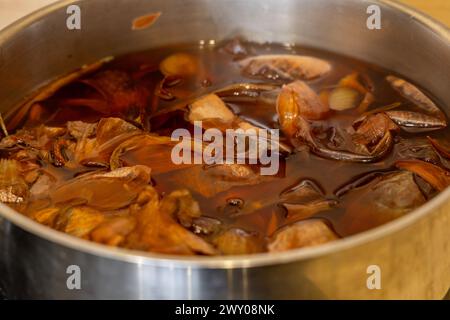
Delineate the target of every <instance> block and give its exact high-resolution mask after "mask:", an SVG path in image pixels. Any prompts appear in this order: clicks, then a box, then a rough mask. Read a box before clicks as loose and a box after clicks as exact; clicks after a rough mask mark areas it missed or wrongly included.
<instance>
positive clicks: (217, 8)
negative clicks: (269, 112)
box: [0, 0, 450, 299]
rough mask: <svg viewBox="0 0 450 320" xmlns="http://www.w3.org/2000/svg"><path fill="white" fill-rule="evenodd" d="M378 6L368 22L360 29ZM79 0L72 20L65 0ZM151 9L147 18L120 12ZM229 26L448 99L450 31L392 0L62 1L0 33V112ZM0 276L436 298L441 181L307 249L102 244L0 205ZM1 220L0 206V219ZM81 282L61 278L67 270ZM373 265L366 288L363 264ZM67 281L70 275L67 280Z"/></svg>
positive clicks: (442, 224) (447, 279)
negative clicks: (373, 24)
mask: <svg viewBox="0 0 450 320" xmlns="http://www.w3.org/2000/svg"><path fill="white" fill-rule="evenodd" d="M374 3H375V4H377V5H379V7H380V8H381V17H382V21H381V22H382V25H381V27H382V28H381V30H369V29H368V28H367V27H366V19H367V18H368V14H367V13H366V10H367V7H368V6H369V5H370V4H374ZM70 4H77V5H79V6H80V8H81V23H82V24H81V30H73V31H70V30H68V29H67V28H66V18H67V17H68V15H67V13H66V8H67V7H68V6H69V5H70ZM158 11H160V12H162V15H161V17H160V19H159V20H158V21H157V22H156V23H155V24H154V25H153V26H152V27H150V28H148V29H145V30H141V31H132V30H131V21H132V20H133V18H135V17H137V16H140V15H143V14H146V13H150V12H158ZM235 34H241V35H243V36H244V37H246V38H248V39H251V40H255V41H276V42H283V43H284V42H288V43H300V44H303V45H307V46H313V47H319V48H325V49H327V50H331V51H335V52H338V53H342V54H346V55H350V56H354V57H357V58H360V59H363V60H366V61H368V62H373V63H376V64H378V65H381V66H383V67H385V68H388V69H390V70H394V71H396V72H398V73H401V74H403V75H405V76H406V77H408V78H410V79H412V80H414V81H417V82H419V83H421V84H422V85H423V86H424V87H426V88H427V89H428V90H429V91H430V92H432V93H433V94H434V95H435V96H436V97H437V99H438V100H439V101H440V102H441V104H442V105H443V106H444V107H446V108H447V109H446V111H447V112H449V111H450V90H449V78H450V32H449V30H448V29H446V28H445V27H443V26H442V25H440V24H438V23H436V22H434V21H433V20H431V19H429V18H428V17H425V16H423V15H422V14H419V13H417V12H415V11H414V10H411V9H409V8H407V7H404V6H402V5H399V4H397V3H395V2H393V1H388V0H385V1H357V0H335V1H330V0H314V1H313V0H264V1H258V0H246V1H243V0H221V1H212V0H210V1H208V0H183V1H181V0H179V1H176V0H153V1H147V0H90V1H61V2H58V3H57V4H54V5H51V6H49V7H46V8H44V9H42V10H40V11H38V12H36V13H34V14H32V15H30V16H28V17H26V18H24V19H22V20H20V21H18V22H16V23H15V24H14V25H12V26H11V27H9V28H7V29H6V30H4V31H2V32H1V33H0V111H1V112H2V113H4V112H5V111H6V110H9V109H10V108H11V107H12V106H13V105H15V104H16V103H18V102H19V101H20V100H21V99H22V98H23V97H24V96H25V95H26V94H28V93H29V92H32V91H33V90H35V89H36V88H38V87H39V86H40V85H42V84H43V83H45V82H47V81H49V80H51V79H54V78H55V77H57V76H58V75H61V74H64V73H67V72H69V71H71V70H73V69H75V68H77V67H78V66H80V65H82V64H84V63H88V62H92V61H95V60H97V59H99V58H101V57H104V56H108V55H119V54H122V53H126V52H130V51H136V50H141V49H147V48H150V47H156V46H161V45H167V44H173V43H180V42H192V41H199V40H205V41H208V40H210V39H214V40H220V39H224V38H227V37H230V36H233V35H235ZM0 216H1V217H3V220H2V222H1V224H0V268H1V269H0V278H1V280H0V281H1V282H2V283H1V284H2V285H3V286H4V288H5V289H6V292H7V293H8V295H9V296H10V297H11V298H146V299H147V298H148V299H154V298H180V299H204V298H212V299H216V298H432V299H440V298H442V297H443V296H444V295H445V293H446V291H447V290H448V289H449V286H450V231H449V230H450V189H447V190H445V191H444V192H442V193H441V194H439V195H438V196H437V197H436V198H434V199H433V200H431V201H430V202H428V203H427V204H425V205H424V206H422V207H421V208H419V209H418V210H415V211H414V212H412V213H410V214H409V215H407V216H405V217H403V218H400V219H398V220H396V221H394V222H391V223H389V224H386V225H384V226H381V227H379V228H376V229H373V230H370V231H368V232H365V233H362V234H358V235H356V236H352V237H349V238H346V239H342V240H339V241H336V242H333V243H330V244H327V245H323V246H321V247H317V248H306V249H300V250H293V251H290V252H286V253H277V254H258V255H251V256H239V257H213V258H202V257H193V258H180V257H174V256H163V255H157V254H146V253H142V252H132V251H127V250H122V249H110V248H107V247H104V246H101V245H98V244H94V243H89V242H87V241H84V240H80V239H76V238H73V237H70V236H68V235H65V234H62V233H59V232H57V231H54V230H50V229H48V228H46V227H44V226H42V225H39V224H37V223H35V222H32V221H30V220H28V219H27V218H26V217H24V216H22V215H20V214H18V213H16V212H14V211H13V210H11V209H9V208H7V207H6V206H4V205H0ZM0 219H2V218H0ZM70 265H77V266H79V267H80V270H81V289H80V290H76V289H75V290H69V289H68V287H67V283H66V282H67V279H68V277H69V276H70V274H67V273H66V271H67V268H68V266H70ZM370 265H377V266H379V268H380V270H381V289H380V290H376V289H375V290H370V289H368V287H367V285H366V282H367V279H368V277H369V276H370V274H367V268H368V266H370ZM69 282H70V279H69Z"/></svg>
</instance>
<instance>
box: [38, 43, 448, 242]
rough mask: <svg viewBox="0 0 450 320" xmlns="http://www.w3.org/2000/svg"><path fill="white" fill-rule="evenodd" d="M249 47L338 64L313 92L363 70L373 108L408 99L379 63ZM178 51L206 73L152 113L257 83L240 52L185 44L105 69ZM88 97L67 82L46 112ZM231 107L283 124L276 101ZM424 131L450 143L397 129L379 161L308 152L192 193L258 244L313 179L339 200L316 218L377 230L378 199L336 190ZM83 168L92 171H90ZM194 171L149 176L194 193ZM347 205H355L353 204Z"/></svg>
mask: <svg viewBox="0 0 450 320" xmlns="http://www.w3.org/2000/svg"><path fill="white" fill-rule="evenodd" d="M245 46H246V48H247V50H248V52H249V53H250V55H262V54H278V53H283V54H299V55H310V56H314V57H318V58H322V59H324V60H327V61H329V62H331V63H332V66H333V68H332V71H331V73H329V74H328V75H327V76H326V77H323V78H320V79H318V80H313V81H309V82H308V84H309V85H310V86H311V88H313V89H314V90H315V91H316V92H320V91H321V90H323V89H324V88H327V87H332V86H335V85H336V84H337V83H338V82H339V80H340V79H341V78H343V77H344V76H346V75H348V74H350V73H352V72H358V73H360V74H365V75H367V76H368V77H369V78H370V79H371V80H372V81H373V84H374V87H375V91H374V94H375V102H374V103H373V104H372V105H371V106H370V109H374V108H377V107H382V106H385V105H389V104H391V103H394V102H403V103H406V104H407V101H406V100H405V99H403V98H402V97H400V96H399V95H398V94H397V93H396V92H395V91H394V90H393V89H392V88H391V87H390V86H389V84H388V83H387V82H386V81H385V76H386V75H387V74H389V73H388V72H386V71H385V70H383V69H381V68H378V67H375V66H372V65H369V64H366V63H363V62H360V61H356V60H354V59H350V58H347V57H343V56H339V55H336V54H332V53H329V52H324V51H319V50H313V49H308V48H303V47H298V46H293V47H286V46H282V45H276V44H255V43H245ZM176 52H185V53H189V54H191V55H193V56H195V57H197V58H198V60H200V61H202V64H203V66H204V70H202V72H201V74H199V75H196V76H194V77H189V78H186V79H183V81H182V82H181V83H179V84H177V85H176V86H173V87H171V88H170V92H171V94H172V95H173V96H175V97H176V99H174V100H171V101H165V100H163V99H159V101H158V102H157V103H155V99H150V100H151V101H153V104H152V106H151V107H150V109H153V110H154V111H156V110H162V109H164V108H166V107H169V106H172V105H174V104H176V103H177V102H179V101H183V100H188V99H189V98H192V97H198V96H201V95H204V94H206V93H209V92H212V91H214V90H216V89H220V88H222V87H225V86H227V85H229V84H232V83H239V82H252V81H255V80H251V79H248V78H246V77H245V76H243V75H242V73H241V70H240V68H239V67H238V66H237V64H236V62H235V56H233V55H232V54H230V53H228V52H227V51H226V50H224V49H223V46H222V45H218V46H215V47H210V46H204V47H199V46H198V45H180V46H174V47H167V48H160V49H152V50H149V51H145V52H139V53H133V54H129V55H126V56H122V57H119V58H117V59H116V60H114V61H113V62H112V63H110V64H108V65H106V66H105V67H104V68H103V69H102V70H101V71H103V70H107V69H110V70H124V71H126V72H128V73H131V72H136V71H138V70H139V69H140V68H141V69H142V66H145V67H146V68H150V69H151V68H152V67H154V69H155V70H157V69H158V65H159V63H160V61H161V60H162V59H164V58H165V57H167V56H169V55H170V54H173V53H176ZM90 76H92V75H90ZM162 78H163V76H162V74H161V73H160V72H158V71H155V72H153V73H149V74H148V75H146V76H145V77H144V78H143V80H142V81H143V83H144V85H145V87H147V88H151V89H150V90H149V91H150V92H153V91H154V88H156V86H157V85H158V83H159V81H161V80H162ZM256 82H260V81H256ZM83 94H85V89H83V88H82V86H80V85H79V84H73V85H69V86H67V87H65V88H63V89H62V90H60V91H59V92H58V93H57V94H56V95H55V96H54V97H53V98H51V99H49V101H47V102H46V103H44V105H45V106H46V108H48V109H49V110H52V109H51V108H52V105H53V104H52V101H55V100H57V99H61V98H64V97H74V96H82V95H83ZM228 106H229V107H230V108H231V109H232V110H233V111H234V112H235V113H236V114H237V115H239V116H240V117H241V118H243V119H245V120H247V121H249V122H251V123H253V124H255V125H258V126H262V127H268V128H278V117H277V113H276V108H275V106H274V105H271V104H263V103H258V102H255V101H251V99H250V100H249V101H246V102H242V103H239V102H229V103H228ZM55 111H56V110H53V111H51V113H52V114H53V116H52V117H51V118H50V120H48V121H46V122H45V125H52V126H58V125H64V124H65V122H66V121H68V120H83V121H88V122H93V121H96V120H98V119H99V118H101V117H105V115H101V114H98V113H96V112H93V111H92V110H89V109H88V108H81V109H80V108H79V109H71V108H65V109H64V110H62V111H59V112H57V114H56V115H55V114H54V112H55ZM358 116H359V115H358V114H357V113H356V111H355V110H354V109H353V110H350V111H345V112H341V113H337V112H336V113H334V114H333V115H332V116H331V117H329V118H328V119H327V120H323V121H317V122H315V124H314V126H315V127H323V128H328V127H331V126H348V125H350V124H351V123H352V122H353V121H354V120H355V119H356V118H357V117H358ZM158 126H159V127H158ZM178 126H185V127H188V128H190V125H189V124H188V123H187V122H186V121H183V119H182V117H180V119H179V121H174V120H173V119H172V121H167V122H165V123H159V124H152V128H153V129H155V128H157V131H158V133H160V134H169V135H170V132H171V131H172V130H174V129H176V128H177V127H178ZM425 136H432V137H436V138H439V139H444V140H447V139H448V138H449V131H448V130H447V129H444V130H439V131H434V132H427V133H414V134H411V133H405V132H404V131H400V132H399V133H398V134H396V142H397V143H396V144H395V146H394V148H393V151H392V152H391V153H390V154H389V155H388V156H387V157H386V158H385V159H383V160H382V161H379V162H376V163H350V162H341V161H336V160H328V159H324V158H321V157H318V156H316V155H313V154H311V153H309V152H308V151H307V150H304V151H299V152H297V153H294V154H291V155H290V156H289V157H287V158H286V159H285V167H284V168H283V170H284V172H283V173H282V174H281V176H277V177H273V178H268V179H267V180H266V181H263V182H261V183H258V184H254V185H243V186H235V187H231V188H229V189H228V190H225V191H223V192H219V193H218V194H215V195H213V196H211V197H206V196H204V195H201V194H200V193H196V192H195V191H193V192H192V193H193V197H194V199H196V200H197V201H198V202H199V204H200V208H201V211H202V213H203V215H205V216H208V217H214V218H218V219H219V220H220V221H222V224H223V225H224V226H225V227H238V228H242V229H244V230H246V231H249V232H256V233H257V234H258V237H259V239H260V241H262V242H264V241H266V240H265V239H266V237H268V236H271V234H272V233H273V231H274V230H276V229H279V228H280V227H282V226H285V225H286V224H288V223H292V222H294V221H295V219H294V220H292V219H288V218H287V217H286V210H285V209H283V208H282V207H280V205H279V197H280V194H281V193H282V192H283V191H285V190H287V189H289V188H292V187H293V186H295V185H296V184H297V183H298V182H299V181H301V180H303V179H308V180H311V181H313V182H315V183H316V184H317V186H319V188H320V189H322V191H323V193H324V197H325V198H326V199H330V200H337V201H338V204H337V205H336V206H335V207H333V208H331V209H329V210H325V211H322V212H320V213H317V214H316V215H314V217H322V218H325V219H326V220H327V221H329V222H330V223H331V225H332V227H333V229H334V230H335V231H336V233H337V234H338V235H339V236H341V237H345V236H349V235H352V234H355V233H358V232H361V231H364V230H367V229H370V228H373V227H376V226H378V225H379V224H382V223H384V222H386V221H385V220H383V219H378V218H377V217H374V216H373V215H372V214H371V208H370V207H371V206H372V205H373V203H366V204H361V205H359V206H355V205H354V204H355V203H356V202H358V199H359V198H358V197H359V196H358V193H357V192H356V193H353V194H352V195H350V196H347V194H337V193H336V192H337V191H338V190H339V189H341V188H342V186H344V185H348V184H350V183H351V182H352V181H355V180H357V179H358V178H359V177H362V176H364V175H365V174H367V173H370V172H376V173H377V174H378V175H380V176H382V175H384V174H386V173H387V172H390V171H392V170H394V168H393V165H394V163H395V161H396V160H398V159H399V158H401V156H399V153H398V150H399V146H398V142H399V141H400V140H402V139H411V138H418V137H425ZM145 159H146V158H145V155H143V156H142V157H136V156H135V157H134V158H127V156H126V155H125V156H124V158H123V161H124V163H132V164H144V165H145V164H147V165H149V164H148V163H146V161H145ZM47 169H48V170H51V172H52V174H53V175H54V176H55V177H57V179H58V180H64V179H69V178H71V177H73V176H75V175H76V174H78V173H80V172H82V169H80V168H77V169H74V170H70V169H67V168H64V167H63V168H56V167H52V166H49V165H47ZM84 170H94V169H93V168H85V169H84ZM195 170H198V168H192V167H187V168H183V169H179V170H172V171H169V172H163V173H157V172H156V173H155V174H153V173H152V180H153V182H154V183H155V187H156V189H157V191H158V192H159V193H160V194H168V193H170V192H171V191H173V190H177V189H181V188H187V189H190V190H192V188H191V185H192V184H195V183H202V181H195V179H191V177H192V176H193V175H196V174H197V173H196V172H198V171H195ZM201 170H203V169H201ZM377 174H375V175H377ZM434 193H435V192H431V193H430V195H427V196H428V197H430V196H433V195H434ZM350 202H351V203H352V204H353V206H350V204H351V203H350ZM352 208H353V209H352ZM355 210H357V211H355ZM274 217H275V218H274ZM388 220H389V219H388ZM273 221H275V226H274V225H273ZM271 224H272V225H271ZM269 233H270V234H269Z"/></svg>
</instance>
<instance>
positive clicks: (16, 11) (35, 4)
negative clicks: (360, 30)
mask: <svg viewBox="0 0 450 320" xmlns="http://www.w3.org/2000/svg"><path fill="white" fill-rule="evenodd" d="M111 1H114V0H111ZM262 1H264V0H262ZM330 1H332V0H330ZM399 1H401V2H403V3H406V4H409V5H411V6H413V7H416V8H418V9H420V10H422V11H424V12H426V13H428V14H429V15H431V16H433V17H435V18H436V19H438V20H440V21H442V22H444V23H445V24H447V25H448V26H449V27H450V0H399ZM52 2H56V0H0V29H1V28H3V27H5V26H6V25H8V24H10V23H11V22H13V21H14V20H17V19H19V18H20V17H22V16H24V15H26V14H28V13H30V12H32V11H34V10H36V9H38V8H40V7H42V6H45V5H47V4H50V3H52Z"/></svg>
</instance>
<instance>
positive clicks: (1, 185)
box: [0, 12, 450, 256]
mask: <svg viewBox="0 0 450 320" xmlns="http://www.w3.org/2000/svg"><path fill="white" fill-rule="evenodd" d="M159 15H160V13H159V12H153V13H149V14H147V15H144V16H142V17H139V18H137V19H136V20H135V21H133V24H132V29H133V30H141V29H145V28H148V27H149V26H150V25H152V24H153V23H155V22H156V21H157V19H158V18H159ZM30 97H31V98H29V99H28V100H27V101H26V102H25V103H23V104H22V105H21V106H19V107H18V108H17V109H14V111H13V112H11V113H10V114H2V115H0V201H1V202H3V203H4V204H6V205H8V206H10V207H12V208H13V209H15V210H17V211H18V212H20V213H21V214H23V215H25V216H27V217H29V218H30V219H32V220H34V221H36V222H37V223H41V224H43V225H45V226H47V227H49V228H53V229H56V230H58V231H61V232H65V233H67V234H70V235H71V236H74V237H79V238H82V239H86V240H89V241H93V242H96V243H100V244H103V245H107V246H111V247H122V248H129V249H134V250H141V251H148V252H157V253H164V254H174V255H202V256H214V255H241V254H253V253H261V252H269V253H270V252H281V251H286V250H292V249H297V248H305V247H311V246H319V245H322V244H324V243H328V242H331V241H338V240H339V239H340V238H342V237H347V236H350V235H353V234H356V233H359V232H363V231H365V230H368V229H371V228H375V227H377V226H379V225H381V224H384V223H387V222H389V221H392V220H393V219H396V218H398V217H401V216H403V215H405V214H408V213H409V212H410V211H412V210H414V209H416V208H418V207H419V206H421V205H422V204H424V203H425V202H426V201H428V200H430V199H431V198H433V197H434V196H435V195H436V194H437V193H439V192H441V191H443V190H444V189H446V188H447V187H448V186H449V184H450V171H449V169H450V162H449V161H450V139H449V138H450V131H449V130H448V128H447V118H446V115H445V113H444V112H443V111H442V110H443V108H442V107H443V106H440V105H438V103H437V102H435V100H434V98H433V97H432V96H431V95H430V94H429V93H428V92H427V91H425V90H424V89H422V88H421V87H420V84H413V83H412V82H409V81H408V80H406V79H404V78H402V77H401V76H398V75H392V74H391V73H390V72H387V71H384V70H382V69H380V68H374V67H372V66H371V65H366V64H364V63H362V62H358V63H355V61H354V60H351V59H348V58H345V57H341V56H337V55H335V54H332V53H328V52H322V51H319V50H315V49H307V48H302V47H300V46H290V47H285V46H282V45H278V44H257V43H252V42H248V41H245V40H242V39H241V38H236V39H231V40H227V41H224V42H222V43H218V44H216V45H215V46H213V47H211V46H208V47H206V46H204V47H199V46H198V45H195V44H192V45H179V46H172V47H166V48H156V49H152V50H149V51H145V52H140V53H132V54H128V55H126V56H122V57H115V58H114V59H112V58H105V59H102V60H101V61H98V62H95V63H93V64H89V65H86V66H84V67H81V68H80V69H78V70H76V71H75V72H73V73H70V74H69V75H66V76H64V77H61V78H60V79H59V80H56V81H53V82H50V84H47V85H46V86H44V87H42V89H41V90H40V91H38V92H37V93H34V94H33V95H30ZM199 124H201V125H200V126H199ZM177 129H181V130H184V131H183V132H187V133H188V134H189V135H190V134H191V133H193V132H200V134H204V133H206V132H207V131H208V130H215V132H217V134H218V137H222V138H223V139H224V140H223V141H225V138H226V136H227V132H228V131H229V130H253V132H255V133H261V132H265V131H266V130H279V136H265V137H264V138H263V139H256V140H257V141H258V142H261V141H264V142H265V145H266V146H265V147H262V148H260V149H259V150H260V151H261V152H266V153H267V154H270V155H272V156H275V157H276V159H277V160H278V161H279V167H278V170H277V171H276V172H274V174H271V175H263V174H262V169H264V167H265V166H266V165H267V164H264V163H262V161H260V160H258V157H255V156H254V155H252V153H251V150H250V149H249V148H250V147H249V146H250V145H251V144H250V143H251V142H252V140H248V144H244V150H243V152H241V153H238V156H236V157H235V158H233V159H234V160H235V161H234V162H231V163H230V162H218V163H206V162H201V161H200V162H195V161H191V162H181V163H177V162H174V161H173V152H174V151H173V150H174V148H175V147H176V146H180V145H181V146H183V147H186V148H188V147H189V148H190V149H188V150H189V152H187V153H186V154H184V155H183V156H184V157H186V159H200V160H202V155H203V154H204V153H205V152H206V151H207V150H209V151H211V150H212V149H211V144H210V143H212V141H210V140H208V139H204V138H201V139H197V137H195V136H189V138H188V139H186V140H183V141H182V143H181V144H179V141H178V140H174V139H172V138H171V136H172V133H173V132H174V130H177ZM240 132H241V133H240V136H236V139H237V138H241V137H242V136H245V135H244V134H243V133H242V131H240ZM202 137H203V136H202ZM183 150H184V149H183ZM212 154H214V156H217V159H223V158H221V157H222V156H223V155H221V154H220V152H219V154H216V149H214V152H212ZM198 157H200V158H198ZM238 159H239V161H237V160H238Z"/></svg>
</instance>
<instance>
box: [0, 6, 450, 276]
mask: <svg viewBox="0 0 450 320" xmlns="http://www.w3.org/2000/svg"><path fill="white" fill-rule="evenodd" d="M76 2H78V1H76V0H62V1H58V2H56V3H54V4H51V5H48V6H46V7H44V8H42V9H40V10H38V11H35V12H33V13H31V14H29V15H27V16H26V17H24V18H22V19H20V20H18V21H16V22H14V23H13V24H11V25H10V26H8V27H7V28H5V29H4V30H2V31H1V32H0V44H1V43H4V42H6V41H7V39H9V38H10V37H13V36H15V34H16V33H17V32H19V31H20V30H22V29H24V28H26V27H27V26H29V25H31V24H32V23H34V22H35V21H36V20H38V19H39V18H42V17H45V16H46V15H48V14H51V13H52V12H53V11H56V10H58V9H60V8H63V7H66V6H68V5H70V4H72V3H76ZM377 2H378V3H379V4H380V5H381V6H385V7H388V8H391V9H393V10H396V11H399V12H401V13H402V14H404V15H406V16H408V17H409V18H411V19H414V20H416V21H418V22H419V23H421V24H423V25H424V26H425V27H426V28H428V29H429V30H432V31H433V32H435V33H436V35H437V36H438V37H439V38H441V39H443V40H444V41H446V42H449V43H450V29H449V28H448V27H446V26H444V25H443V24H441V23H439V22H437V21H435V20H433V19H432V18H430V17H428V16H427V15H426V14H423V13H420V12H418V11H416V10H415V9H412V8H410V7H409V6H407V5H404V4H400V3H397V2H395V1H393V0H378V1H377ZM449 199H450V188H447V189H446V190H444V191H443V192H441V193H440V194H438V195H437V196H436V197H435V198H433V199H431V200H430V201H428V202H427V203H425V204H424V205H422V206H421V207H419V208H417V209H416V210H414V211H412V212H410V213H409V214H407V215H405V216H403V217H400V218H398V219H396V220H394V221H391V222H389V223H386V224H384V225H381V226H379V227H377V228H373V229H370V230H368V231H365V232H362V233H359V234H356V235H353V236H349V237H346V238H343V239H339V240H337V241H334V242H331V243H328V244H324V245H321V246H318V247H312V248H300V249H295V250H290V251H286V252H279V253H259V254H251V255H240V256H226V257H223V256H216V257H200V256H194V257H184V256H176V255H167V254H157V253H147V252H142V251H136V250H128V249H123V248H111V247H108V246H106V245H101V244H98V243H94V242H91V241H87V240H83V239H79V238H76V237H73V236H70V235H68V234H65V233H62V232H59V231H56V230H53V229H51V228H48V227H46V226H44V225H41V224H39V223H38V222H35V221H33V220H31V219H29V218H28V217H26V216H24V215H22V214H20V213H18V212H16V211H15V210H13V209H11V208H9V207H8V206H6V205H4V204H2V203H0V219H1V218H4V219H6V220H8V221H10V222H11V223H13V224H14V225H16V226H18V227H20V228H21V229H23V230H26V231H28V232H30V233H32V234H34V235H36V236H38V237H40V238H43V239H45V240H48V241H50V242H53V243H55V244H59V245H62V246H65V247H68V248H71V249H73V250H78V251H81V252H84V253H89V254H92V255H97V256H100V257H105V258H109V259H113V260H118V261H124V262H129V263H138V264H145V265H153V266H161V267H171V268H186V267H187V268H212V269H233V268H250V267H261V266H270V265H277V264H283V263H289V262H293V261H299V260H307V259H311V258H317V257H320V256H324V255H327V254H333V253H336V252H339V251H342V250H346V249H349V248H352V247H355V246H358V245H362V244H364V243H368V242H371V241H374V240H376V239H379V238H381V237H384V236H387V235H389V234H392V233H394V232H397V231H399V230H402V229H405V228H407V227H408V226H410V225H412V224H413V223H415V222H416V221H419V220H420V219H422V218H424V217H425V216H427V215H431V214H433V212H434V211H435V209H437V208H439V207H440V206H441V205H442V204H443V203H444V202H446V201H450V200H449ZM0 221H1V220H0Z"/></svg>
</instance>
